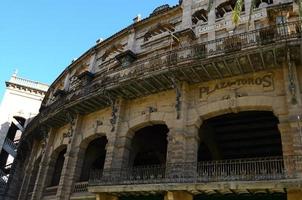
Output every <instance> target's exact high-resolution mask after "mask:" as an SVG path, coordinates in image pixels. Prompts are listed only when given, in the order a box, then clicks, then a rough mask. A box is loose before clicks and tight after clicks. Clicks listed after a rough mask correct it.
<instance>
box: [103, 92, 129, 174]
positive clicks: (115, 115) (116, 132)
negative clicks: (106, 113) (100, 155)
mask: <svg viewBox="0 0 302 200" xmlns="http://www.w3.org/2000/svg"><path fill="white" fill-rule="evenodd" d="M125 103H126V102H125V100H124V99H121V98H119V99H118V100H117V101H116V106H115V109H116V110H115V111H113V112H112V119H111V125H112V130H111V132H110V133H108V137H107V139H108V144H107V146H106V148H107V151H106V159H105V164H104V170H106V169H107V170H109V169H121V168H122V167H123V166H125V162H126V157H127V154H129V153H128V152H129V149H128V148H127V147H128V144H129V141H130V138H129V137H127V136H126V135H121V132H122V129H123V128H122V127H121V126H122V119H123V117H124V112H125ZM113 122H114V123H113ZM124 129H125V127H124Z"/></svg>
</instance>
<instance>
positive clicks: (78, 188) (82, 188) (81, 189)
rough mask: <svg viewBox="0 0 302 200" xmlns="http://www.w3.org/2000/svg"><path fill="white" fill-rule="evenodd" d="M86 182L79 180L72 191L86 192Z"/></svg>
mask: <svg viewBox="0 0 302 200" xmlns="http://www.w3.org/2000/svg"><path fill="white" fill-rule="evenodd" d="M87 188H88V182H79V183H76V184H75V185H74V189H73V193H81V192H88V189H87Z"/></svg>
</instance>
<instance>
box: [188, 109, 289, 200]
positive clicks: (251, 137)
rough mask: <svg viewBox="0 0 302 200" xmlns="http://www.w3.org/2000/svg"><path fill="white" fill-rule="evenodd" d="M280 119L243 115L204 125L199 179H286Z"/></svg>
mask: <svg viewBox="0 0 302 200" xmlns="http://www.w3.org/2000/svg"><path fill="white" fill-rule="evenodd" d="M278 123H279V121H278V118H277V117H276V116H275V115H274V113H273V112H271V111H244V112H239V113H230V114H224V115H221V116H217V117H213V118H209V119H206V120H204V121H203V124H202V125H201V127H200V129H199V138H200V143H199V150H198V161H199V163H198V169H197V171H198V178H199V179H200V180H202V181H206V182H212V181H213V182H217V181H259V180H272V179H276V180H279V179H280V178H283V177H284V175H285V174H284V171H285V170H284V165H285V164H284V161H283V157H282V142H281V134H280V132H279V129H278ZM199 199H203V200H214V199H217V200H231V199H237V200H240V199H250V200H258V199H263V200H269V199H275V200H285V199H286V194H285V193H280V194H279V193H277V194H275V193H274V192H268V193H265V194H256V193H247V194H241V193H236V192H234V193H231V194H221V193H219V192H217V194H215V195H205V194H202V195H196V196H195V197H194V200H199Z"/></svg>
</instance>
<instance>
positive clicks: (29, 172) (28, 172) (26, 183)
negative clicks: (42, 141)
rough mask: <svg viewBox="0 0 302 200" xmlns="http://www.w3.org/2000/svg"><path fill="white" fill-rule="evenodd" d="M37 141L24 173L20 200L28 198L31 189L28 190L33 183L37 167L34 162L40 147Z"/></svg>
mask: <svg viewBox="0 0 302 200" xmlns="http://www.w3.org/2000/svg"><path fill="white" fill-rule="evenodd" d="M37 146H38V145H37V142H35V143H34V145H33V148H32V151H31V154H30V156H29V160H28V164H27V166H26V169H25V173H24V178H23V182H22V186H21V189H20V193H19V197H18V199H19V200H25V199H28V193H29V192H31V191H28V190H29V188H30V185H31V184H34V183H32V182H31V181H32V180H33V179H32V177H33V175H34V170H35V169H34V168H35V163H34V158H35V157H36V156H35V154H36V153H37V151H38V149H37Z"/></svg>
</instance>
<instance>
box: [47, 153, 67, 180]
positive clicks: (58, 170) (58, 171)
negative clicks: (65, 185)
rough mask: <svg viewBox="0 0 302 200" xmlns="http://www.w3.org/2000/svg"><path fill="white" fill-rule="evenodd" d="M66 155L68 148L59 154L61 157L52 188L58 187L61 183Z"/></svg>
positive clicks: (54, 173) (57, 162)
mask: <svg viewBox="0 0 302 200" xmlns="http://www.w3.org/2000/svg"><path fill="white" fill-rule="evenodd" d="M65 153H66V148H64V149H63V150H61V152H60V153H59V155H58V157H57V160H56V164H55V168H54V172H53V176H52V179H51V183H50V186H57V185H59V183H60V178H61V173H62V169H63V165H64V160H65Z"/></svg>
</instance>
